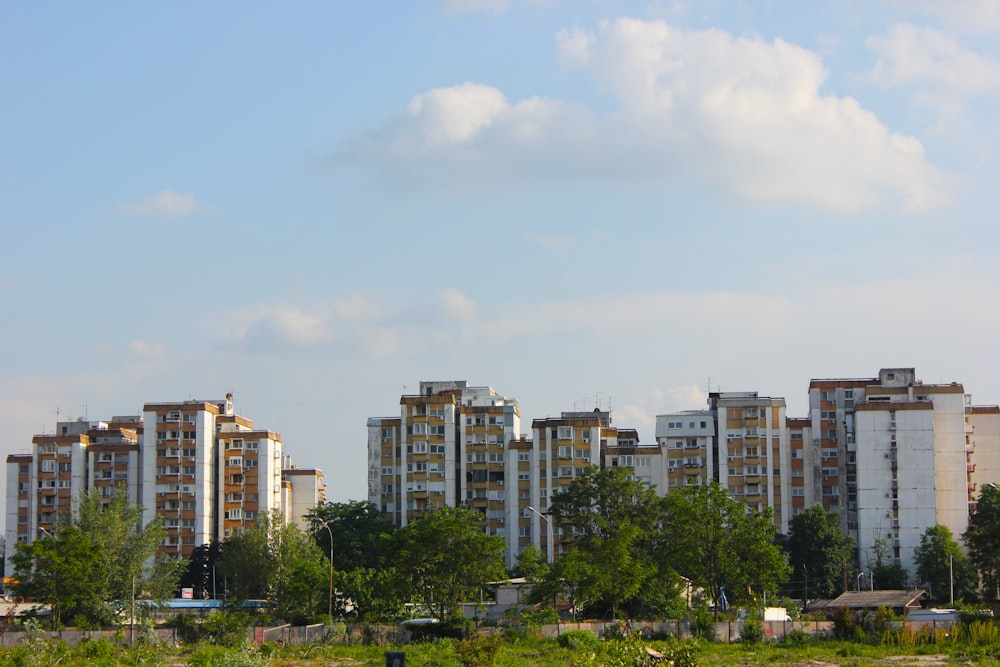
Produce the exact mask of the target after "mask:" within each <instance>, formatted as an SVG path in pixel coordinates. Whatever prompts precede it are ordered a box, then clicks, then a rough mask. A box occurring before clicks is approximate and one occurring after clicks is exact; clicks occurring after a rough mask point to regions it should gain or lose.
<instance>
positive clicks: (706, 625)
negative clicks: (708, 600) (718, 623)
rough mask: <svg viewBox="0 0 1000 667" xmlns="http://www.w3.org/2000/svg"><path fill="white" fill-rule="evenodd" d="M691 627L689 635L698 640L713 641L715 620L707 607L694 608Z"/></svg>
mask: <svg viewBox="0 0 1000 667" xmlns="http://www.w3.org/2000/svg"><path fill="white" fill-rule="evenodd" d="M693 621H694V622H693V623H692V626H691V634H693V635H694V636H695V637H698V638H700V639H707V640H708V641H710V642H714V641H715V619H714V618H713V617H712V612H711V611H710V610H709V609H708V607H705V606H701V607H695V608H694V618H693Z"/></svg>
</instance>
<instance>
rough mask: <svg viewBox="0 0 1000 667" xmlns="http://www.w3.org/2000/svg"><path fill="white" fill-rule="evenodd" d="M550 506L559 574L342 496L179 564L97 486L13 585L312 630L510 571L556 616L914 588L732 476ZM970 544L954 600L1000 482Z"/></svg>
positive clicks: (941, 531)
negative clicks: (722, 481) (173, 605)
mask: <svg viewBox="0 0 1000 667" xmlns="http://www.w3.org/2000/svg"><path fill="white" fill-rule="evenodd" d="M550 500H551V502H550V505H549V508H548V511H547V514H546V515H544V516H543V519H544V521H545V522H546V523H545V524H544V525H543V529H547V528H548V527H549V525H551V527H552V530H553V533H554V534H555V537H556V540H555V541H556V543H557V544H559V545H560V551H559V556H558V558H556V559H555V562H554V563H549V560H548V558H547V557H546V555H545V554H543V553H542V552H541V551H540V550H539V549H537V548H535V547H529V548H528V549H526V550H524V551H523V552H522V553H521V554H520V556H519V558H518V562H517V564H516V566H515V568H514V569H513V571H512V572H507V571H506V568H505V565H504V561H503V551H504V545H505V541H504V539H503V538H502V537H499V536H496V535H488V534H486V533H484V532H483V529H482V528H481V525H482V523H483V515H482V514H481V513H480V512H478V511H475V510H473V509H470V508H465V507H459V508H439V509H433V510H428V511H425V512H423V513H422V514H421V515H420V516H419V517H418V518H417V519H416V520H414V521H412V522H411V523H410V524H409V525H407V526H406V527H402V528H400V527H395V526H392V525H390V524H388V523H387V522H385V521H384V519H383V516H382V514H381V512H380V511H379V509H378V508H377V507H376V506H374V505H372V504H370V503H367V502H361V501H356V502H347V503H331V504H326V505H321V506H319V507H316V508H314V510H313V511H312V512H311V514H310V516H309V519H310V520H311V522H312V524H311V525H312V527H313V529H312V530H310V531H309V532H305V531H302V530H300V529H299V528H298V527H297V526H296V525H294V524H285V523H284V522H283V521H282V520H281V517H280V515H278V514H273V515H265V516H262V517H260V519H259V520H258V521H257V522H255V524H254V525H253V526H251V527H248V528H247V529H246V530H245V531H244V532H242V533H240V534H238V535H235V536H233V537H231V538H230V539H228V540H226V541H224V542H221V543H216V544H210V545H203V546H201V547H198V548H197V549H195V551H194V554H193V555H192V557H191V558H190V559H189V560H187V561H177V560H176V559H170V558H163V557H159V558H158V557H156V551H157V547H158V545H159V544H160V543H161V542H162V541H163V539H164V537H165V535H166V530H165V529H164V527H163V525H162V523H161V521H160V519H156V520H154V521H153V522H151V523H150V524H148V525H146V526H142V523H141V519H142V509H141V508H139V507H135V506H130V505H129V504H128V502H127V499H126V496H125V495H124V493H122V494H118V495H116V496H114V497H113V498H111V499H110V502H108V500H107V499H102V498H101V497H100V496H99V495H98V494H96V493H89V494H87V495H84V496H82V497H81V498H80V499H79V500H78V502H77V511H76V512H75V513H74V516H73V517H72V518H63V519H62V520H61V521H60V522H59V524H58V525H57V526H56V528H54V529H53V531H52V533H51V534H46V535H44V536H43V537H42V538H40V539H38V540H36V541H35V542H33V543H31V544H23V543H19V544H18V545H17V547H16V553H15V555H14V556H13V557H12V558H13V565H14V577H15V579H16V583H15V585H14V589H13V592H14V594H15V595H16V596H18V597H20V598H24V599H30V600H35V601H38V602H41V603H44V604H47V605H50V606H51V610H52V612H51V622H52V624H53V626H54V627H58V626H61V625H73V626H77V627H96V626H108V625H114V624H118V623H122V622H127V619H130V618H133V617H136V616H139V617H141V616H142V615H144V614H145V613H147V611H148V608H149V605H150V604H156V603H159V602H163V601H164V600H166V599H168V598H170V597H175V596H178V593H179V592H180V589H181V588H193V589H194V590H195V597H197V598H208V597H217V598H224V599H226V600H229V601H233V602H241V601H245V600H264V601H267V602H268V603H269V604H268V606H267V609H268V613H269V615H270V616H271V617H272V618H274V619H280V620H284V621H288V622H292V623H296V624H303V623H309V622H317V621H323V620H328V619H329V617H334V618H338V619H344V620H350V621H355V622H362V623H379V622H383V623H384V622H395V621H398V620H400V619H402V618H406V617H408V616H409V615H411V610H412V608H413V607H412V606H410V607H408V605H410V604H411V603H415V604H416V605H418V606H419V609H420V613H421V614H429V615H433V616H434V617H435V618H437V619H438V620H440V621H444V622H447V621H449V620H450V619H459V618H460V617H461V613H460V611H461V605H462V603H464V602H469V601H473V602H474V601H479V600H480V599H482V596H483V593H484V590H485V589H487V588H488V584H489V582H495V581H500V580H503V579H505V578H506V577H507V576H524V577H526V578H527V579H528V580H529V581H530V582H531V583H532V584H533V587H532V592H531V602H532V603H537V604H539V605H540V606H541V607H545V608H548V609H549V610H550V612H549V613H554V608H555V606H556V605H559V606H560V607H561V608H563V609H565V608H567V607H568V608H569V609H570V610H571V611H572V612H573V613H575V614H578V615H581V616H583V617H587V618H605V619H613V618H646V619H658V618H659V619H662V618H679V617H682V616H684V615H686V614H687V613H688V610H689V609H690V608H691V607H694V608H695V609H696V610H698V609H700V610H702V611H708V610H713V611H725V610H726V609H727V608H728V607H757V606H761V605H762V604H763V603H764V601H765V600H768V601H774V600H777V599H778V598H779V596H794V597H798V598H802V597H808V598H830V597H834V596H836V595H838V594H839V593H841V592H843V591H844V590H846V589H848V588H851V587H854V586H860V585H861V582H862V576H861V575H862V574H867V576H868V577H870V579H866V580H865V583H866V585H867V587H878V588H899V587H902V586H904V585H905V584H907V583H908V581H907V579H908V573H906V572H905V571H903V570H902V569H901V568H899V567H898V566H896V565H894V564H893V559H892V558H891V557H890V556H889V554H890V550H889V548H888V545H887V544H883V545H881V547H880V546H879V545H878V544H877V545H876V549H875V550H874V553H872V554H867V555H866V557H867V558H868V562H867V568H866V570H864V571H861V572H859V571H858V569H857V564H856V563H855V559H854V556H853V553H852V552H853V545H852V544H851V541H850V540H849V539H848V538H846V537H845V536H844V535H843V533H842V532H841V531H840V528H839V519H838V517H837V516H836V515H827V514H826V513H825V512H824V511H823V509H822V508H821V507H819V506H815V507H812V508H809V509H807V510H805V511H803V512H802V513H801V514H800V515H798V516H796V517H795V518H793V519H792V520H791V521H790V522H789V532H788V534H787V535H780V534H778V532H777V529H776V527H775V524H774V521H773V516H772V514H771V512H770V510H763V511H759V510H757V509H756V508H751V507H748V506H747V505H745V504H744V503H742V502H740V501H739V500H737V499H735V498H732V497H731V496H730V495H729V494H728V492H727V491H726V489H724V488H723V487H721V486H720V485H718V484H717V483H710V484H704V485H702V484H699V485H691V486H683V487H679V488H677V489H674V490H672V491H671V492H670V493H668V494H667V495H666V496H662V497H661V496H659V495H657V493H656V492H655V490H653V489H652V488H650V487H649V486H647V485H645V484H644V483H642V482H641V481H638V480H635V479H633V478H632V477H631V476H630V475H629V473H628V471H627V470H625V469H623V468H608V469H605V470H597V469H596V468H595V469H591V470H590V471H588V472H586V473H585V474H583V475H581V476H579V477H577V478H575V479H574V480H573V481H572V483H571V484H570V485H569V486H568V487H567V488H566V490H564V491H562V492H560V493H558V494H556V495H555V496H554V497H552V498H551V499H550ZM529 511H534V510H529ZM963 539H964V541H965V543H966V546H967V548H968V552H969V558H966V556H965V553H964V552H963V550H962V548H961V547H960V546H959V544H958V543H957V542H956V541H955V539H954V537H953V536H952V535H951V533H950V532H949V531H948V530H947V528H944V527H943V526H931V527H928V529H927V531H926V532H925V533H924V536H923V540H922V542H921V545H920V547H919V548H918V550H917V553H916V562H917V572H916V573H915V575H916V580H917V581H919V582H920V583H925V582H926V583H928V584H929V585H930V588H931V592H932V594H933V596H934V597H935V598H937V599H939V600H949V599H950V598H951V595H952V591H953V592H954V593H953V594H954V599H955V600H956V601H973V600H975V599H976V597H977V594H978V593H977V591H979V590H983V591H986V592H987V593H990V592H993V591H994V590H996V587H997V585H998V584H1000V577H998V573H1000V492H998V490H997V489H996V487H993V486H989V485H987V486H984V487H983V489H982V492H981V495H980V497H979V499H978V504H977V507H976V509H975V511H974V512H973V513H972V514H971V516H970V525H969V529H968V531H966V533H965V534H964V535H963ZM331 540H332V543H331ZM331 556H332V560H331ZM980 582H982V587H980ZM770 603H771V602H769V604H770Z"/></svg>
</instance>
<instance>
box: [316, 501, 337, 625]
mask: <svg viewBox="0 0 1000 667" xmlns="http://www.w3.org/2000/svg"><path fill="white" fill-rule="evenodd" d="M313 520H314V521H316V522H317V523H318V524H319V525H321V526H323V527H324V528H326V532H327V533H328V534H329V535H330V597H329V602H328V603H327V612H326V613H327V616H329V617H330V619H331V620H333V530H331V529H330V524H328V523H327V522H326V521H323V520H322V519H320V518H318V517H316V518H315V519H313Z"/></svg>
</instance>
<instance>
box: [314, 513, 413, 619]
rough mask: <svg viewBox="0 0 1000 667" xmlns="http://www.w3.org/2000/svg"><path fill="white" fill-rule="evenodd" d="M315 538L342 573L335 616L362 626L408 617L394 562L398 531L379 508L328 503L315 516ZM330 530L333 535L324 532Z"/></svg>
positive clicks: (338, 580) (335, 602) (338, 576)
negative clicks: (395, 541)
mask: <svg viewBox="0 0 1000 667" xmlns="http://www.w3.org/2000/svg"><path fill="white" fill-rule="evenodd" d="M307 518H309V519H310V520H311V521H312V522H313V524H314V526H315V530H314V532H313V536H314V537H315V539H316V543H317V544H318V545H319V547H320V549H322V551H323V553H324V554H327V555H329V554H330V538H331V536H332V538H333V547H334V552H333V559H334V565H335V566H336V569H337V573H336V577H337V599H336V600H335V601H334V613H335V614H336V615H337V616H339V617H353V618H354V619H357V620H359V621H364V622H376V621H383V622H388V621H394V620H397V619H398V618H400V617H401V616H402V614H403V611H404V602H405V600H404V598H403V592H402V590H401V589H400V577H399V574H398V572H397V571H396V568H395V564H394V562H393V553H394V550H395V547H394V539H395V533H396V531H397V530H398V529H397V528H396V527H395V526H393V525H392V524H390V523H389V522H387V521H386V520H385V517H384V516H383V515H382V513H381V511H380V510H379V509H378V507H377V506H376V505H375V504H373V503H370V502H367V501H348V502H346V503H327V504H325V505H319V506H317V507H315V508H313V509H312V511H310V512H309V514H308V517H307ZM324 525H325V526H327V527H329V531H328V530H327V529H326V528H325V527H324Z"/></svg>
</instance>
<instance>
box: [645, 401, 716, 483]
mask: <svg viewBox="0 0 1000 667" xmlns="http://www.w3.org/2000/svg"><path fill="white" fill-rule="evenodd" d="M716 433H717V431H716V416H715V412H714V411H713V410H687V411H684V412H675V413H672V414H667V415H657V417H656V444H657V446H658V448H659V450H660V452H661V459H662V460H663V461H664V462H665V464H666V471H665V477H664V479H665V482H666V483H664V484H661V485H660V486H661V488H662V491H661V493H664V494H665V493H669V492H670V490H671V489H674V488H676V487H679V486H684V485H686V484H704V483H705V482H707V481H708V480H710V479H714V480H718V479H719V476H718V469H719V465H718V444H717V441H716V437H715V436H716Z"/></svg>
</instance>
